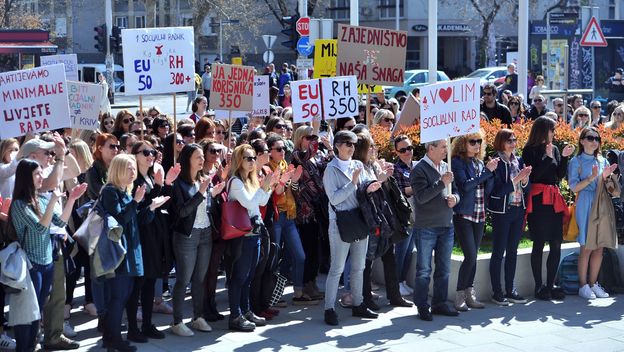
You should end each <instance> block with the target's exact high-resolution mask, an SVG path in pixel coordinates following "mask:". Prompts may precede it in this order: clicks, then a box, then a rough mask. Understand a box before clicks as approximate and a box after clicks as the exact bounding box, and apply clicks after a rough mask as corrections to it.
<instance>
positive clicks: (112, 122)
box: [104, 120, 115, 125]
mask: <svg viewBox="0 0 624 352" xmlns="http://www.w3.org/2000/svg"><path fill="white" fill-rule="evenodd" d="M104 124H105V125H113V124H115V121H113V120H108V121H104Z"/></svg>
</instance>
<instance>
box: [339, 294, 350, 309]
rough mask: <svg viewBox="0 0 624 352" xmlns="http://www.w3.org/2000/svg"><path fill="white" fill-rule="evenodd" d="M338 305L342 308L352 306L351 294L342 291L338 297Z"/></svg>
mask: <svg viewBox="0 0 624 352" xmlns="http://www.w3.org/2000/svg"><path fill="white" fill-rule="evenodd" d="M340 306H341V307H342V308H351V307H353V296H351V293H344V294H343V295H342V297H340Z"/></svg>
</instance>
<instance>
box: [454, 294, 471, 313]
mask: <svg viewBox="0 0 624 352" xmlns="http://www.w3.org/2000/svg"><path fill="white" fill-rule="evenodd" d="M455 309H457V310H458V311H460V312H465V311H467V310H468V305H466V291H463V290H462V291H457V292H456V293H455Z"/></svg>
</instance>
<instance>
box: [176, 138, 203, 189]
mask: <svg viewBox="0 0 624 352" xmlns="http://www.w3.org/2000/svg"><path fill="white" fill-rule="evenodd" d="M196 150H199V151H200V152H202V153H203V151H202V148H201V147H200V146H199V144H196V143H191V144H187V145H185V146H184V148H182V151H181V152H180V155H179V156H178V162H179V163H180V178H181V179H182V180H184V182H187V183H193V182H195V181H197V179H198V175H191V157H192V156H193V153H194V152H195V151H196Z"/></svg>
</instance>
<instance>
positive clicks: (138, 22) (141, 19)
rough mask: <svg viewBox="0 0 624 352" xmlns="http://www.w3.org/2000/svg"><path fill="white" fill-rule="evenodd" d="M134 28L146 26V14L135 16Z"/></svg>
mask: <svg viewBox="0 0 624 352" xmlns="http://www.w3.org/2000/svg"><path fill="white" fill-rule="evenodd" d="M134 28H145V16H136V17H134Z"/></svg>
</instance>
